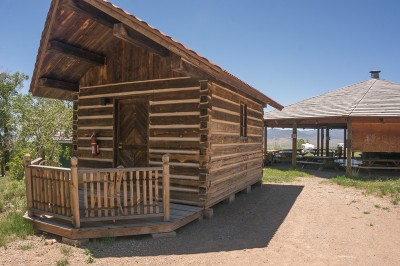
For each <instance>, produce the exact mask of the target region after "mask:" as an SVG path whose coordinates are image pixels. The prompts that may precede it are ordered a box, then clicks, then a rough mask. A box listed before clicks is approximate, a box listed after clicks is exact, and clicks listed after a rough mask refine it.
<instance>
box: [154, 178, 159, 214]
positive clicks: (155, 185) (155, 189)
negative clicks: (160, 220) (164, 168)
mask: <svg viewBox="0 0 400 266" xmlns="http://www.w3.org/2000/svg"><path fill="white" fill-rule="evenodd" d="M154 173H155V175H154V194H155V195H154V197H155V199H154V201H155V203H156V213H160V207H159V206H158V200H159V198H158V170H155V171H154Z"/></svg>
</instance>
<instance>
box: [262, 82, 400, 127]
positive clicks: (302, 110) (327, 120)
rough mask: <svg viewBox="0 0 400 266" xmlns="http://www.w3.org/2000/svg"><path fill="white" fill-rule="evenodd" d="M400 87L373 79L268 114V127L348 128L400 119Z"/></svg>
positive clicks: (266, 116)
mask: <svg viewBox="0 0 400 266" xmlns="http://www.w3.org/2000/svg"><path fill="white" fill-rule="evenodd" d="M399 105H400V84H399V83H394V82H390V81H387V80H381V79H369V80H365V81H362V82H360V83H357V84H354V85H350V86H347V87H344V88H340V89H337V90H334V91H331V92H327V93H325V94H321V95H318V96H315V97H313V98H310V99H306V100H303V101H300V102H297V103H295V104H291V105H288V106H285V107H284V109H283V110H282V111H278V110H274V111H271V112H268V113H265V114H264V120H265V123H266V125H268V126H291V125H292V123H293V121H296V122H297V124H298V126H302V125H303V126H305V127H312V126H313V125H314V126H316V125H321V124H325V125H346V123H347V121H348V120H349V119H356V118H357V119H359V120H366V119H372V120H374V119H375V120H379V119H380V121H382V119H389V120H393V119H400V108H399Z"/></svg>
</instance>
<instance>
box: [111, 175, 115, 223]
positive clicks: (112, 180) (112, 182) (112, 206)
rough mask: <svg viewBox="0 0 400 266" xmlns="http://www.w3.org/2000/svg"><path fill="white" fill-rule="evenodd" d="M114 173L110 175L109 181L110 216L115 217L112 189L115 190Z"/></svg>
mask: <svg viewBox="0 0 400 266" xmlns="http://www.w3.org/2000/svg"><path fill="white" fill-rule="evenodd" d="M114 184H115V173H112V174H111V180H110V209H111V216H115V213H114V211H115V210H114V189H115V185H114Z"/></svg>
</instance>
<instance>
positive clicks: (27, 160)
mask: <svg viewBox="0 0 400 266" xmlns="http://www.w3.org/2000/svg"><path fill="white" fill-rule="evenodd" d="M30 164H31V156H30V154H25V156H24V166H25V186H26V189H25V191H26V203H27V208H28V216H29V217H32V215H33V213H32V207H33V196H32V169H31V168H30V167H29V166H30Z"/></svg>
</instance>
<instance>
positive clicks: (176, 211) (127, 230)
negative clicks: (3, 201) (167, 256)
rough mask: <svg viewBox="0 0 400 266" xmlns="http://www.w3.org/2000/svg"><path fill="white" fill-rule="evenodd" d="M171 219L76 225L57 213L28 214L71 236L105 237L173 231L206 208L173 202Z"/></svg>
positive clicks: (37, 223)
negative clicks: (44, 216)
mask: <svg viewBox="0 0 400 266" xmlns="http://www.w3.org/2000/svg"><path fill="white" fill-rule="evenodd" d="M170 210H171V220H170V221H168V222H164V221H161V220H160V219H139V220H133V221H132V220H131V221H117V222H115V223H113V222H112V221H110V222H96V223H90V224H89V223H88V224H82V225H81V227H80V228H74V227H73V226H72V224H69V223H66V222H63V221H60V220H58V219H56V218H54V217H46V218H41V217H28V216H27V214H25V216H24V218H25V219H27V220H29V221H31V222H32V223H33V225H34V227H35V229H36V230H40V231H44V232H48V233H51V234H55V235H58V236H61V237H65V238H68V239H72V240H76V239H85V238H102V237H115V236H132V235H147V234H160V233H171V232H173V231H175V230H177V229H178V228H180V227H182V226H184V225H186V224H188V223H190V222H192V221H194V220H197V219H199V218H200V217H201V216H202V213H203V209H202V208H200V207H195V206H188V205H182V204H174V203H171V205H170Z"/></svg>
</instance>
